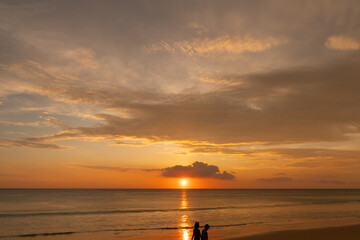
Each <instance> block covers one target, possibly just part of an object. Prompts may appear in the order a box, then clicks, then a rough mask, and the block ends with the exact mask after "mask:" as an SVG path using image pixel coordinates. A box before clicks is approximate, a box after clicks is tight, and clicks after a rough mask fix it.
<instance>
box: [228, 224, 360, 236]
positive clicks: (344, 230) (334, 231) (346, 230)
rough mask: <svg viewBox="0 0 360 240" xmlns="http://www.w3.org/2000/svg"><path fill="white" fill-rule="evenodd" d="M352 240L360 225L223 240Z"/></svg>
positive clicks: (359, 232)
mask: <svg viewBox="0 0 360 240" xmlns="http://www.w3.org/2000/svg"><path fill="white" fill-rule="evenodd" d="M289 239H291V240H322V239H324V240H325V239H326V240H354V239H360V223H359V224H356V225H345V226H336V227H323V228H310V229H293V230H281V231H272V232H265V233H259V234H251V235H247V236H239V237H231V238H225V239H224V240H289Z"/></svg>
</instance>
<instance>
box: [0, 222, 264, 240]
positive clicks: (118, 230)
mask: <svg viewBox="0 0 360 240" xmlns="http://www.w3.org/2000/svg"><path fill="white" fill-rule="evenodd" d="M259 223H262V222H251V223H237V224H226V225H215V226H211V227H212V228H224V227H235V226H245V225H249V224H259ZM192 228H193V227H159V228H115V229H103V230H93V231H79V232H52V233H29V234H19V235H10V236H0V238H26V237H40V236H56V235H70V234H80V233H100V232H125V231H153V230H178V229H192Z"/></svg>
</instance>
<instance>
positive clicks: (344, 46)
mask: <svg viewBox="0 0 360 240" xmlns="http://www.w3.org/2000/svg"><path fill="white" fill-rule="evenodd" d="M325 46H326V47H327V48H330V49H335V50H344V51H348V50H359V49H360V41H357V40H356V39H353V38H351V37H347V36H342V35H338V36H331V37H329V38H328V39H327V40H326V42H325Z"/></svg>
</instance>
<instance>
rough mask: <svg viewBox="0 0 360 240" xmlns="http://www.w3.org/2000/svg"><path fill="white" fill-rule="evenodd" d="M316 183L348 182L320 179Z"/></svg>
mask: <svg viewBox="0 0 360 240" xmlns="http://www.w3.org/2000/svg"><path fill="white" fill-rule="evenodd" d="M314 182H316V183H323V184H346V182H344V181H341V180H318V181H314Z"/></svg>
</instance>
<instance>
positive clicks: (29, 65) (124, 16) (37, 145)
mask: <svg viewBox="0 0 360 240" xmlns="http://www.w3.org/2000/svg"><path fill="white" fill-rule="evenodd" d="M359 15H360V4H359V3H358V1H350V0H349V1H326V2H324V1H291V2H289V1H280V0H276V1H227V2H226V4H225V3H224V2H222V1H157V0H155V1H151V2H149V1H138V0H135V1H128V2H117V1H114V2H112V1H108V2H99V1H86V2H84V1H71V2H51V1H39V0H36V1H32V2H21V1H16V2H13V1H2V2H1V3H0V19H1V21H0V43H1V48H2V51H1V52H2V54H1V57H0V79H1V80H0V187H1V188H12V187H16V188H37V187H40V188H52V187H54V188H58V187H59V188H181V184H180V179H181V178H182V177H186V178H187V179H188V186H187V187H188V188H359V187H360V175H359V172H360V157H359V156H360V134H359V133H360V128H359V126H360V111H359V109H360V105H359V104H360V97H359V96H360V95H359V92H360V82H359V79H360V53H359V50H360V29H359V24H358V17H357V16H359Z"/></svg>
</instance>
